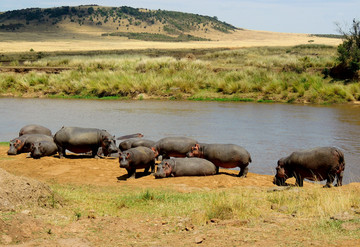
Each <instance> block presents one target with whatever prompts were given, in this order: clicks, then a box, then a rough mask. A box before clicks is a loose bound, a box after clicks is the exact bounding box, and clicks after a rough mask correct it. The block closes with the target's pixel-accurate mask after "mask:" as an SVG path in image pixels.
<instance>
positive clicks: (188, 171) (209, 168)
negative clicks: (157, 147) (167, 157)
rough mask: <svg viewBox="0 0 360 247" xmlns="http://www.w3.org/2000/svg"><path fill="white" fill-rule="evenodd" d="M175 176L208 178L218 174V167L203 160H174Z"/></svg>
mask: <svg viewBox="0 0 360 247" xmlns="http://www.w3.org/2000/svg"><path fill="white" fill-rule="evenodd" d="M173 162H175V166H174V170H173V173H174V176H208V175H214V174H216V166H215V165H214V164H213V163H212V162H210V161H208V160H206V159H202V158H173Z"/></svg>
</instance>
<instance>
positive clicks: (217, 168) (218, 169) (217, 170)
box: [215, 166, 220, 174]
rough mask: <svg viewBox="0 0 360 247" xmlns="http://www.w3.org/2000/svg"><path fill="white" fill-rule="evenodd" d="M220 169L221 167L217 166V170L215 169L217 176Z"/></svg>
mask: <svg viewBox="0 0 360 247" xmlns="http://www.w3.org/2000/svg"><path fill="white" fill-rule="evenodd" d="M219 168H220V167H219V166H216V168H215V169H216V174H219Z"/></svg>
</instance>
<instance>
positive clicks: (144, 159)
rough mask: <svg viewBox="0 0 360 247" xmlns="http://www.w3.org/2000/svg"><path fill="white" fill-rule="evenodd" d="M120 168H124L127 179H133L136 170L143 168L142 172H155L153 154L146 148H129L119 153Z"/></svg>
mask: <svg viewBox="0 0 360 247" xmlns="http://www.w3.org/2000/svg"><path fill="white" fill-rule="evenodd" d="M119 163H120V168H125V169H126V170H127V172H128V178H135V173H136V169H141V168H145V170H144V172H145V173H149V168H151V173H154V172H155V153H154V151H153V150H152V149H150V148H147V147H141V146H140V147H136V148H130V149H128V150H126V151H124V152H122V153H121V155H120V158H119Z"/></svg>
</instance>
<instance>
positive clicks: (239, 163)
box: [187, 143, 251, 177]
mask: <svg viewBox="0 0 360 247" xmlns="http://www.w3.org/2000/svg"><path fill="white" fill-rule="evenodd" d="M187 156H188V157H199V158H204V159H207V160H209V161H211V162H212V163H214V165H215V166H216V167H217V168H216V172H217V173H218V172H219V167H224V168H234V167H239V168H240V172H239V175H238V176H239V177H246V175H247V173H248V170H249V168H248V165H249V163H250V162H251V156H250V154H249V152H248V151H247V150H246V149H244V148H243V147H240V146H238V145H235V144H205V143H200V144H196V145H195V146H194V147H192V149H191V152H189V153H188V154H187Z"/></svg>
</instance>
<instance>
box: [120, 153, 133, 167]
mask: <svg viewBox="0 0 360 247" xmlns="http://www.w3.org/2000/svg"><path fill="white" fill-rule="evenodd" d="M130 161H131V154H130V153H128V152H124V153H121V154H120V157H119V163H120V168H125V169H129V168H130Z"/></svg>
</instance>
